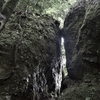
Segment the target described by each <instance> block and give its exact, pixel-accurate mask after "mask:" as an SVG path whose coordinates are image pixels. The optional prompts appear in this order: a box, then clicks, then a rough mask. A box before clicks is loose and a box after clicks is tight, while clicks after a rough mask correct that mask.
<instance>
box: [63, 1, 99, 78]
mask: <svg viewBox="0 0 100 100" xmlns="http://www.w3.org/2000/svg"><path fill="white" fill-rule="evenodd" d="M99 5H100V1H99V0H95V1H94V0H87V1H85V0H82V1H80V2H79V3H76V5H75V6H74V7H72V8H70V11H69V13H68V15H67V16H66V19H65V23H64V28H63V34H62V35H63V37H64V39H65V49H66V58H67V64H66V66H67V69H68V73H69V77H70V78H72V79H80V78H81V77H82V76H83V75H84V73H87V72H88V71H89V72H91V71H92V70H93V69H94V68H99V65H100V47H99V45H100V41H99V39H100V34H99V31H100V28H99V27H100V21H99V17H100V6H99Z"/></svg>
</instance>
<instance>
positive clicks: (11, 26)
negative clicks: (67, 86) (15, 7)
mask: <svg viewBox="0 0 100 100" xmlns="http://www.w3.org/2000/svg"><path fill="white" fill-rule="evenodd" d="M58 31H59V23H58V22H57V21H55V20H54V19H53V18H52V17H50V16H48V15H43V16H40V15H37V16H33V15H32V14H29V13H25V12H15V14H13V16H12V18H11V20H10V21H9V22H8V23H7V25H6V28H5V29H4V30H3V31H2V33H1V34H0V100H40V99H41V100H42V99H43V97H44V99H45V96H46V95H47V93H48V91H51V90H52V89H53V87H52V86H53V85H54V84H53V77H52V65H53V66H54V64H55V62H56V63H58V65H59V54H60V48H59V38H58ZM41 95H42V98H41Z"/></svg>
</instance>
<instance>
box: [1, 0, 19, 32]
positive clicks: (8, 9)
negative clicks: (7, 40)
mask: <svg viewBox="0 0 100 100" xmlns="http://www.w3.org/2000/svg"><path fill="white" fill-rule="evenodd" d="M18 1H19V0H8V1H7V2H6V3H5V4H4V6H3V8H2V14H3V17H2V18H1V19H2V21H1V22H0V31H1V30H2V29H3V27H4V25H5V24H6V22H7V21H8V19H9V18H10V16H11V14H12V13H13V10H14V8H15V7H16V5H17V3H18ZM1 2H2V3H1ZM0 3H1V4H3V0H0ZM1 4H0V5H1ZM0 7H1V6H0ZM4 16H5V17H4ZM0 17H1V16H0Z"/></svg>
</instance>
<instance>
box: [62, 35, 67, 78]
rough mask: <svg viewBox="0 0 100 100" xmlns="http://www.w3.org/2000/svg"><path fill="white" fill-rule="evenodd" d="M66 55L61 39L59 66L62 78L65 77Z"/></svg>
mask: <svg viewBox="0 0 100 100" xmlns="http://www.w3.org/2000/svg"><path fill="white" fill-rule="evenodd" d="M66 61H67V60H66V54H65V47H64V38H63V37H61V66H62V74H63V76H64V77H65V76H67V75H68V72H67V68H66Z"/></svg>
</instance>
